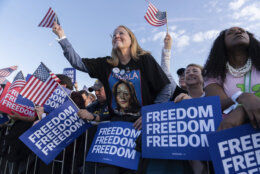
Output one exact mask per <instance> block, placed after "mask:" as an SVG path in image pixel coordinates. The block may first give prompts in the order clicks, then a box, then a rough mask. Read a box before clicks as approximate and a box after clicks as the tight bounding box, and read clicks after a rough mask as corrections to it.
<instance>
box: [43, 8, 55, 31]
mask: <svg viewBox="0 0 260 174" xmlns="http://www.w3.org/2000/svg"><path fill="white" fill-rule="evenodd" d="M52 13H53V10H51V12H50V14H49V15H48V18H47V19H46V21H45V23H44V24H43V27H46V24H47V23H48V22H49V20H50V17H51V15H52Z"/></svg>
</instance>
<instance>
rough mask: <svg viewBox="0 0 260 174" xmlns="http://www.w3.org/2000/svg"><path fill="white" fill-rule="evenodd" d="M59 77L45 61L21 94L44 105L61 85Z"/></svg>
mask: <svg viewBox="0 0 260 174" xmlns="http://www.w3.org/2000/svg"><path fill="white" fill-rule="evenodd" d="M59 81H60V80H59V78H58V77H57V76H56V75H55V74H53V73H52V72H51V71H50V70H49V69H48V68H47V67H46V66H45V65H44V64H43V63H41V64H40V66H39V67H38V68H37V69H36V71H35V72H34V73H33V75H32V76H31V77H30V78H29V80H28V81H27V82H26V84H25V86H24V88H23V89H22V90H21V92H20V94H21V95H22V96H23V97H25V98H27V99H29V100H31V101H32V102H33V103H35V104H37V105H40V106H43V104H44V103H45V102H46V101H47V99H48V98H49V97H50V95H51V94H52V92H53V91H54V90H55V89H56V87H57V86H58V85H59V84H58V82H59Z"/></svg>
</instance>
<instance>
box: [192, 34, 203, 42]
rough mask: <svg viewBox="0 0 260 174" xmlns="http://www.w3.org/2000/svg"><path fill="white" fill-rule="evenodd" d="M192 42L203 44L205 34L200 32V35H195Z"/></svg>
mask: <svg viewBox="0 0 260 174" xmlns="http://www.w3.org/2000/svg"><path fill="white" fill-rule="evenodd" d="M192 40H193V41H194V42H202V41H203V33H202V32H199V33H196V34H194V35H193V38H192Z"/></svg>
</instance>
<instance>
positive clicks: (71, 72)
mask: <svg viewBox="0 0 260 174" xmlns="http://www.w3.org/2000/svg"><path fill="white" fill-rule="evenodd" d="M63 74H64V75H66V76H68V77H70V78H71V80H72V83H73V84H74V83H75V82H76V69H75V68H64V69H63Z"/></svg>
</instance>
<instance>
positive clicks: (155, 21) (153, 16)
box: [144, 3, 167, 27]
mask: <svg viewBox="0 0 260 174" xmlns="http://www.w3.org/2000/svg"><path fill="white" fill-rule="evenodd" d="M144 18H145V19H146V20H147V22H148V23H149V24H151V25H153V26H156V27H159V26H162V25H164V24H166V23H167V18H166V12H160V11H159V10H158V9H157V8H156V7H155V6H154V5H153V4H152V3H149V6H148V9H147V11H146V14H145V16H144Z"/></svg>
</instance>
